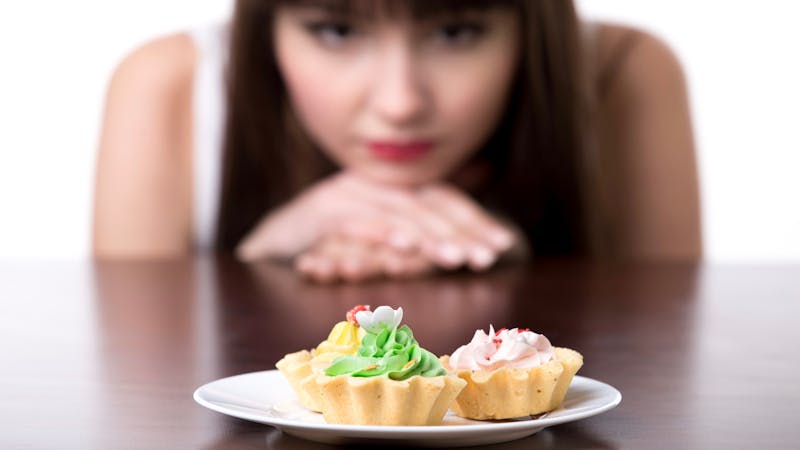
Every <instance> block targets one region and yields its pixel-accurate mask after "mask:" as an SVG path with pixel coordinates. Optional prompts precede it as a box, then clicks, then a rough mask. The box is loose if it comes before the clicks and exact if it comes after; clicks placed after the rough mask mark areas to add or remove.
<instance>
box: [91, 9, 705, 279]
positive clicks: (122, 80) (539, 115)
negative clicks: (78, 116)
mask: <svg viewBox="0 0 800 450" xmlns="http://www.w3.org/2000/svg"><path fill="white" fill-rule="evenodd" d="M198 42H199V40H198V39H194V40H193V39H192V38H191V37H190V36H188V35H176V36H172V37H167V38H163V39H160V40H158V41H156V42H153V43H151V44H148V45H146V46H144V47H143V48H141V49H139V50H137V51H136V52H134V53H133V54H132V55H130V56H129V57H128V58H126V60H125V61H123V62H122V64H121V65H120V67H119V68H118V69H117V71H116V73H115V75H114V78H113V80H112V82H111V86H110V89H109V94H108V99H107V108H106V113H105V123H104V129H103V136H102V139H101V152H100V158H99V163H98V179H97V188H96V207H95V235H94V248H95V253H96V255H98V256H101V257H120V256H125V257H128V256H145V257H155V256H178V255H183V254H188V253H190V252H192V251H194V250H195V249H196V248H198V247H204V246H207V247H210V246H212V239H211V238H210V237H208V236H211V234H212V233H210V232H208V231H207V230H209V229H211V227H210V226H208V225H205V226H203V225H202V218H199V219H198V218H195V216H198V217H199V216H200V215H198V214H197V212H199V211H203V210H207V209H209V205H218V206H216V207H213V208H211V209H212V211H211V212H206V213H204V216H205V217H206V222H209V219H208V217H216V227H215V230H216V232H215V233H214V235H215V237H214V238H213V247H215V248H216V249H217V250H222V251H235V252H236V253H237V254H238V256H239V257H241V258H242V259H244V260H248V261H249V260H257V259H262V258H279V259H287V260H293V261H294V263H295V266H296V267H297V269H298V270H300V271H301V272H303V273H305V274H307V275H309V276H311V277H312V278H314V279H317V280H320V281H329V280H335V279H347V280H359V279H364V278H370V277H374V276H382V275H389V276H410V275H417V274H421V273H425V272H428V271H430V270H432V269H434V268H441V269H457V268H460V267H465V266H466V267H470V268H472V269H474V270H483V269H486V268H488V267H490V266H492V265H493V264H495V263H496V262H497V261H498V260H499V259H502V258H509V259H513V258H525V257H527V256H529V255H530V254H531V253H532V254H534V255H542V256H547V255H578V256H596V257H603V258H637V259H656V258H657V259H661V258H669V259H675V258H682V259H686V258H697V257H699V255H700V247H701V245H700V231H699V228H700V227H699V212H698V211H699V205H698V203H699V202H698V194H697V181H696V169H695V163H694V149H693V143H692V132H691V124H690V120H689V113H688V106H687V98H686V97H687V96H686V88H685V83H684V79H683V75H682V73H681V70H680V66H679V64H678V62H677V61H676V59H675V58H674V57H673V55H672V54H671V53H670V51H669V50H668V49H667V48H666V47H665V46H664V45H663V44H662V43H661V42H659V41H658V40H657V39H655V38H653V37H651V36H649V35H647V34H645V33H642V32H639V31H635V30H631V29H626V28H623V27H617V26H609V25H593V24H581V23H580V22H579V21H578V19H577V17H576V15H575V11H574V7H573V5H572V4H571V2H569V1H564V0H540V1H536V2H532V1H524V0H504V1H487V0H439V1H422V0H407V1H397V2H395V1H360V0H296V1H265V0H240V1H238V2H237V4H236V9H235V14H234V18H233V22H232V24H231V29H230V59H229V62H228V65H227V72H226V76H227V78H226V79H227V91H226V98H225V106H226V111H227V115H226V120H225V122H224V134H223V136H224V139H223V141H222V144H221V147H222V149H220V153H221V156H220V157H218V158H216V159H215V158H211V161H212V162H211V163H205V164H204V163H203V162H202V161H201V159H202V158H205V157H201V156H200V155H199V153H198V152H197V148H199V147H200V146H202V145H204V144H207V142H204V141H203V140H202V139H198V138H197V136H198V133H197V132H198V131H199V130H202V127H205V126H207V125H208V124H207V123H204V122H203V121H202V120H201V119H202V117H203V116H202V111H197V110H196V109H200V108H201V105H199V104H198V103H202V102H199V101H198V99H197V98H196V97H197V96H198V95H199V94H198V92H199V91H196V90H193V89H192V87H193V85H194V83H196V82H197V81H198V80H196V79H195V77H196V76H198V77H199V74H198V73H196V70H199V69H197V68H198V67H201V66H202V64H203V58H204V55H205V54H204V53H203V52H201V51H199V50H198V49H199V48H200V47H201V46H198V45H197V43H198ZM193 108H194V109H193ZM193 140H194V141H196V142H193ZM201 141H202V142H201ZM202 167H205V169H202ZM204 173H205V175H204ZM208 174H211V175H208ZM215 174H216V175H217V178H219V179H220V183H219V184H220V187H219V188H218V189H214V183H213V182H212V183H209V182H207V180H213V179H214V178H215ZM201 181H202V183H201ZM209 186H211V189H212V194H213V195H210V196H207V197H208V198H211V199H212V200H208V199H205V200H195V199H196V198H197V197H198V193H199V192H201V190H203V189H209ZM214 198H216V199H217V200H218V201H216V202H215V201H214V200H213V199H214ZM203 230H206V231H203ZM204 236H205V237H204Z"/></svg>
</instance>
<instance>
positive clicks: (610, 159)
mask: <svg viewBox="0 0 800 450" xmlns="http://www.w3.org/2000/svg"><path fill="white" fill-rule="evenodd" d="M594 38H595V40H594V42H593V48H594V54H593V55H590V56H591V57H592V61H593V67H594V69H595V71H594V73H595V74H596V77H595V80H594V85H595V92H596V98H597V104H596V109H595V117H594V124H595V127H596V129H595V131H596V135H597V138H598V148H599V153H598V154H599V158H598V159H599V161H600V164H602V166H603V172H604V173H605V174H607V175H606V179H605V180H603V181H604V186H606V188H605V190H604V191H605V194H604V195H605V199H604V201H603V203H604V204H605V205H607V206H606V208H607V210H608V211H609V212H610V216H611V218H610V220H611V222H613V223H612V224H611V229H612V230H614V233H615V234H616V238H615V244H614V248H613V250H612V253H616V254H617V255H619V256H622V257H630V258H635V259H665V258H666V259H697V258H699V257H700V255H701V253H702V242H701V231H700V228H701V227H700V204H699V185H698V179H697V167H696V160H695V147H694V136H693V127H692V122H691V114H690V107H689V97H688V93H687V84H686V78H685V75H684V71H683V68H682V66H681V63H680V61H679V60H678V58H677V57H676V55H675V53H674V52H673V50H672V49H671V48H670V47H669V45H667V44H666V43H665V42H664V41H663V40H662V39H660V38H658V37H656V36H654V35H653V34H651V33H648V32H646V31H642V30H638V29H636V28H631V27H626V26H621V25H608V24H600V25H598V26H596V27H595V33H594Z"/></svg>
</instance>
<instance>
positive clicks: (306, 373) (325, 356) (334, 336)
mask: <svg viewBox="0 0 800 450" xmlns="http://www.w3.org/2000/svg"><path fill="white" fill-rule="evenodd" d="M367 310H369V306H364V305H358V306H356V307H355V308H353V309H351V310H350V311H348V312H347V314H346V316H345V317H346V319H347V320H345V321H342V322H339V323H337V324H336V325H334V326H333V329H332V330H331V332H330V333H329V334H328V338H327V339H326V340H324V341H322V342H320V344H319V345H317V347H316V348H314V349H312V350H310V351H309V350H301V351H299V352H294V353H289V354H288V355H286V356H284V357H283V358H281V360H280V361H278V362H277V363H276V364H275V366H276V367H277V368H278V370H280V371H281V373H282V374H283V376H284V377H286V379H287V380H288V381H289V385H290V386H291V387H292V389H293V390H294V392H295V393H296V394H297V397H298V399H299V400H300V403H301V404H302V405H303V406H305V407H306V408H308V409H310V410H312V411H317V412H319V411H320V404H319V388H318V387H317V385H316V383H314V382H313V378H314V375H315V374H317V373H320V372H321V371H322V370H324V369H325V368H326V367H328V366H329V365H330V364H331V361H333V360H334V359H335V358H337V357H339V356H342V355H352V354H354V353H355V352H356V350H358V346H359V343H360V342H361V338H363V337H364V334H365V332H364V330H363V329H362V328H361V327H359V325H358V322H357V321H356V318H355V314H356V313H357V312H359V311H367Z"/></svg>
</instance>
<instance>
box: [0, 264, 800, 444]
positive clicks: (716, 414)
mask: <svg viewBox="0 0 800 450" xmlns="http://www.w3.org/2000/svg"><path fill="white" fill-rule="evenodd" d="M361 303H366V304H371V305H373V306H377V305H381V304H389V305H393V306H403V308H404V309H405V312H406V314H405V322H406V323H408V324H409V325H410V326H411V327H412V328H413V330H414V332H415V335H416V337H417V338H418V340H419V341H420V342H421V343H422V344H423V345H424V346H425V347H427V348H428V349H429V350H431V351H433V352H434V353H438V354H442V353H449V352H451V351H452V350H453V349H455V348H456V347H457V346H458V345H460V344H462V343H465V342H466V341H468V340H469V339H470V337H471V335H472V333H473V332H474V330H475V329H476V328H481V327H484V328H485V327H487V326H488V325H489V324H490V323H492V324H494V325H495V326H516V325H519V326H524V327H530V328H532V329H534V330H535V331H538V332H541V333H544V334H545V335H547V336H548V337H549V338H550V339H551V341H552V342H554V343H555V344H556V345H560V346H567V347H571V348H574V349H577V350H579V351H580V352H581V353H583V355H584V357H585V365H584V367H583V369H581V371H580V372H579V374H581V375H584V376H588V377H592V378H596V379H599V380H602V381H605V382H607V383H609V384H611V385H613V386H615V387H617V388H618V389H619V390H620V391H621V392H622V395H623V400H622V404H621V405H620V406H619V407H617V408H616V409H614V410H611V411H610V412H607V413H605V414H602V415H599V416H596V417H593V418H589V419H586V420H582V421H578V422H573V423H570V424H565V425H561V426H556V427H553V428H549V429H546V430H544V431H542V432H540V433H538V434H536V435H534V436H532V437H530V438H526V439H523V440H520V441H516V442H511V443H508V444H502V445H498V446H492V448H520V449H521V448H526V449H529V448H530V449H537V448H564V447H569V448H631V449H641V448H664V449H673V448H698V449H710V448H792V447H794V448H797V446H798V445H800V444H798V443H800V419H798V417H797V416H798V414H800V380H799V379H800V377H799V376H798V371H800V351H798V345H799V344H800V266H797V265H794V266H788V265H784V266H773V267H755V266H754V267H746V266H702V265H698V266H695V265H680V264H677V265H676V264H671V265H669V264H665V265H658V264H653V265H593V264H582V263H576V262H568V261H561V262H548V263H543V262H541V263H536V264H533V265H531V266H528V267H515V268H505V269H498V270H496V271H493V272H491V273H489V274H485V275H470V274H456V275H452V276H442V277H438V278H430V279H425V280H418V281H408V282H382V283H371V284H366V285H340V286H332V287H331V286H328V287H324V286H315V285H312V284H308V283H305V282H303V281H302V280H299V279H298V278H297V277H295V275H294V274H293V273H292V272H291V271H289V270H287V269H284V268H282V267H277V266H271V265H261V266H251V267H248V266H243V265H240V264H238V263H235V262H232V261H230V260H225V259H198V260H193V261H173V262H137V263H132V262H127V263H123V262H102V263H66V262H64V263H9V262H6V263H0V308H1V309H0V356H1V357H2V360H1V361H2V362H0V367H1V368H0V394H2V397H0V448H54V447H57V448H102V449H105V448H115V449H119V448H148V449H149V448H182V449H183V448H263V447H269V448H307V447H308V448H325V446H322V445H320V444H313V443H310V442H306V441H302V440H299V439H296V438H292V437H289V436H285V435H283V434H281V433H280V432H279V431H277V430H275V429H273V428H270V427H268V426H264V425H259V424H255V423H250V422H246V421H243V420H238V419H233V418H229V417H227V416H224V415H221V414H217V413H214V412H212V411H209V410H206V409H205V408H202V407H201V406H199V405H197V404H195V403H194V401H193V400H192V392H193V390H194V389H195V388H196V387H198V386H199V385H201V384H204V383H206V382H209V381H212V380H214V379H217V378H221V377H225V376H229V375H233V374H238V373H243V372H249V371H258V370H265V369H272V368H274V363H275V361H277V360H278V359H279V358H280V357H281V356H282V355H283V354H284V353H287V352H290V351H294V350H297V349H301V348H309V347H312V346H314V345H315V344H317V343H318V342H319V341H320V340H321V339H323V338H324V336H325V334H326V333H327V331H328V329H329V328H330V326H331V324H332V323H333V322H335V321H338V320H340V319H341V318H342V314H343V313H344V311H346V310H347V309H349V308H350V307H351V306H353V305H356V304H361Z"/></svg>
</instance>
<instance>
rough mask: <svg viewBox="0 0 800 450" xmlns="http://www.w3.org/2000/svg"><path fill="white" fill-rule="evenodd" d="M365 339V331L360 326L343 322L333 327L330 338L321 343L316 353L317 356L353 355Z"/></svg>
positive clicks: (315, 350)
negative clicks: (333, 353)
mask: <svg viewBox="0 0 800 450" xmlns="http://www.w3.org/2000/svg"><path fill="white" fill-rule="evenodd" d="M363 337H364V329H363V328H361V327H359V326H358V324H356V323H353V322H348V321H342V322H339V323H337V324H336V325H334V326H333V329H332V330H331V332H330V334H328V338H327V339H325V340H324V341H322V342H320V343H319V345H318V346H317V348H316V349H314V352H315V354H317V355H320V354H323V353H330V352H335V353H344V354H353V353H355V352H356V350H358V345H359V343H360V342H361V339H362V338H363Z"/></svg>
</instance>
